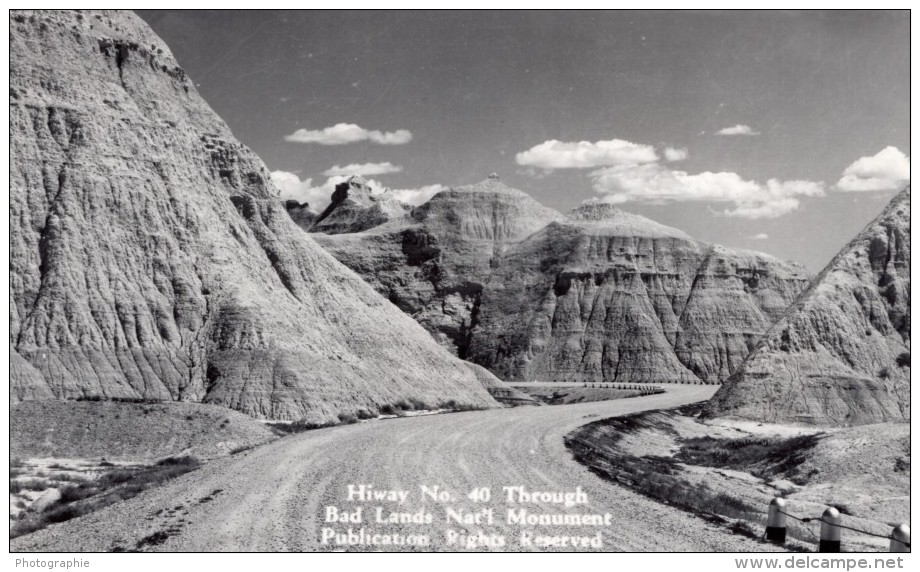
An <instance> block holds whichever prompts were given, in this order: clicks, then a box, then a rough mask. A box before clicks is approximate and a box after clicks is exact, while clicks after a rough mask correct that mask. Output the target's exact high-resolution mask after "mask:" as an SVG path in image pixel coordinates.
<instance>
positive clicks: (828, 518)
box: [818, 507, 841, 552]
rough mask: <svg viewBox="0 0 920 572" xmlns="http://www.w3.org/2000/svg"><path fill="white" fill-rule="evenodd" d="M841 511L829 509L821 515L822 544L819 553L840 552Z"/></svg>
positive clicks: (819, 546) (819, 545)
mask: <svg viewBox="0 0 920 572" xmlns="http://www.w3.org/2000/svg"><path fill="white" fill-rule="evenodd" d="M840 520H841V519H840V511H839V510H837V509H836V508H834V507H828V509H827V510H825V511H824V514H823V515H821V542H820V543H819V544H818V552H840V527H839V526H837V525H838V524H840Z"/></svg>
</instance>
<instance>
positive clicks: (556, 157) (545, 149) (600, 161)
mask: <svg viewBox="0 0 920 572" xmlns="http://www.w3.org/2000/svg"><path fill="white" fill-rule="evenodd" d="M657 160H658V155H657V153H655V148H654V147H652V146H651V145H641V144H638V143H630V142H629V141H623V140H622V139H611V140H610V141H596V142H594V143H591V142H590V141H578V142H564V141H556V140H555V139H552V140H549V141H544V142H543V143H540V144H539V145H535V146H534V147H531V148H530V149H528V150H527V151H522V152H521V153H518V154H517V155H516V156H515V161H517V164H518V165H524V166H530V167H540V168H542V169H586V168H593V167H605V166H614V165H636V164H641V163H653V162H655V161H657Z"/></svg>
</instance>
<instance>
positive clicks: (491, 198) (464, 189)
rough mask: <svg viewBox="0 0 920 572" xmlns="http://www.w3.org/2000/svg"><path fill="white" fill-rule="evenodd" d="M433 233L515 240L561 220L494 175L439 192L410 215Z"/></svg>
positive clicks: (557, 214) (555, 214)
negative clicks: (472, 183)
mask: <svg viewBox="0 0 920 572" xmlns="http://www.w3.org/2000/svg"><path fill="white" fill-rule="evenodd" d="M412 218H413V219H415V220H416V221H418V222H421V223H424V224H425V225H426V226H427V227H428V228H429V229H430V230H432V231H434V232H435V233H436V234H440V235H444V236H450V237H453V238H456V239H474V240H489V241H516V240H520V239H522V238H525V237H527V236H529V235H530V234H533V233H534V232H536V231H538V230H540V229H541V228H543V227H545V226H546V225H547V224H549V223H551V222H553V221H559V220H562V219H563V218H564V217H563V216H562V214H560V213H559V212H557V211H555V210H553V209H551V208H547V207H545V206H543V205H541V204H540V203H538V202H537V201H535V200H534V199H533V198H532V197H531V196H530V195H528V194H527V193H525V192H523V191H520V190H518V189H515V188H512V187H509V186H508V185H506V184H504V183H503V182H501V181H500V180H499V179H498V177H497V176H490V177H489V178H488V179H486V180H484V181H482V182H479V183H476V184H474V185H464V186H460V187H453V188H450V189H448V190H446V191H442V192H440V193H438V194H437V195H435V196H434V197H432V198H431V200H429V201H428V202H427V203H425V204H423V205H421V206H419V207H417V208H416V209H415V210H414V211H413V212H412Z"/></svg>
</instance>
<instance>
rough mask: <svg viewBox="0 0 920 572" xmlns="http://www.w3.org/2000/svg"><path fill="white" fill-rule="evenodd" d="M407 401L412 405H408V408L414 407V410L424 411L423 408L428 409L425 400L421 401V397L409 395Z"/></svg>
mask: <svg viewBox="0 0 920 572" xmlns="http://www.w3.org/2000/svg"><path fill="white" fill-rule="evenodd" d="M409 403H410V404H411V406H412V407H410V409H414V410H416V411H424V410H426V409H428V404H427V403H425V402H424V401H422V400H421V399H416V398H415V397H410V398H409Z"/></svg>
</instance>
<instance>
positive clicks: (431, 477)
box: [11, 385, 765, 552]
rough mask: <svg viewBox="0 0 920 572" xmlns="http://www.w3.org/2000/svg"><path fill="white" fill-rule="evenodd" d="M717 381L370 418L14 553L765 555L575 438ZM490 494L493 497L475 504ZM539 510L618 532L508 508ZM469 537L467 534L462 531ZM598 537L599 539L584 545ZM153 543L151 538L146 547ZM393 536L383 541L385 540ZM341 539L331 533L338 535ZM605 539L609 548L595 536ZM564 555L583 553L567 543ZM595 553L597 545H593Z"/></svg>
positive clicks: (227, 466) (227, 462)
mask: <svg viewBox="0 0 920 572" xmlns="http://www.w3.org/2000/svg"><path fill="white" fill-rule="evenodd" d="M715 390H716V387H714V386H700V385H673V386H667V392H666V393H664V394H659V395H652V396H647V397H641V398H631V399H622V400H617V401H603V402H593V403H583V404H575V405H560V406H552V407H519V408H514V409H502V410H490V411H473V412H466V413H453V414H447V415H431V416H422V417H409V418H402V419H393V420H387V421H379V422H370V423H360V424H356V425H348V426H342V427H334V428H329V429H321V430H317V431H310V432H307V433H302V434H299V435H292V436H290V437H286V438H283V439H279V440H277V441H274V442H272V443H270V444H267V445H263V446H261V447H258V448H256V449H252V450H250V451H247V452H245V453H240V454H237V455H234V456H232V457H228V458H223V459H218V460H215V461H212V462H210V463H208V464H207V465H205V466H204V467H202V468H201V469H199V470H197V471H194V472H193V473H189V474H187V475H184V476H183V477H180V478H178V479H176V480H175V481H171V482H170V483H168V484H167V485H165V486H163V487H161V488H158V489H155V490H151V491H148V492H146V493H144V494H142V495H140V496H138V497H135V498H134V499H131V500H128V501H125V502H121V503H118V504H116V505H112V506H110V507H108V508H106V509H103V510H101V511H99V512H96V513H93V514H90V515H87V516H85V517H82V518H80V519H76V520H73V521H69V522H66V523H63V524H60V525H55V526H52V527H50V528H48V529H45V530H42V531H39V532H36V533H33V534H31V535H28V536H25V537H21V538H18V539H14V540H13V541H12V543H11V544H12V545H11V549H12V550H13V551H52V550H53V551H61V552H71V551H106V550H113V549H129V550H131V549H138V548H139V549H142V550H165V551H172V550H183V551H189V550H191V551H225V550H234V551H236V550H247V551H248V550H253V551H263V550H267V551H317V550H345V549H347V550H387V549H390V550H392V549H399V550H407V549H411V547H408V546H399V547H395V548H394V547H391V546H379V545H378V546H369V545H350V546H335V545H333V544H322V543H321V534H322V532H321V531H322V529H323V528H324V527H325V528H329V529H330V530H332V531H333V532H339V533H345V532H347V529H348V528H349V527H351V528H352V530H353V532H354V533H355V534H356V535H357V534H358V530H359V529H361V528H364V529H365V533H366V535H368V536H369V535H373V534H398V535H416V537H417V536H419V535H425V534H427V535H429V538H430V542H431V545H430V546H429V547H427V548H423V549H425V550H431V549H444V550H459V549H463V545H462V544H454V545H448V544H447V541H446V538H447V535H448V530H451V531H453V533H454V534H455V535H456V536H457V537H458V538H457V540H458V541H464V540H467V539H468V538H469V537H470V536H472V537H473V539H474V541H476V542H474V544H477V543H478V541H479V539H480V536H478V535H477V534H476V533H477V532H478V531H481V532H482V535H483V536H485V537H488V538H489V541H490V542H492V543H493V544H495V543H497V542H498V541H497V540H496V539H495V537H496V535H498V536H504V540H505V544H504V546H492V547H491V548H490V547H489V546H481V545H479V546H477V547H476V549H478V550H489V549H492V550H537V549H552V548H551V547H542V548H541V547H539V546H537V545H532V546H531V545H522V541H521V537H520V535H521V532H522V531H524V532H526V533H527V534H529V538H530V540H531V541H532V542H541V541H545V542H551V543H558V542H567V543H571V542H572V540H560V539H559V538H554V539H537V538H536V537H540V536H547V537H561V536H565V537H578V538H576V539H575V540H574V541H575V542H588V540H587V539H593V538H595V537H596V535H597V533H598V532H600V533H601V541H602V543H603V545H602V547H601V548H600V549H601V550H608V551H609V550H627V551H662V550H678V551H733V552H734V551H751V550H756V551H761V550H764V548H765V545H764V544H759V543H755V542H753V541H751V540H749V539H746V538H743V537H741V536H735V535H732V534H730V533H728V532H727V531H725V529H724V528H719V527H716V526H714V525H712V524H710V523H707V522H705V521H703V520H702V519H699V518H697V517H694V516H691V515H688V514H686V513H683V512H681V511H679V510H676V509H673V508H671V507H668V506H666V505H662V504H659V503H656V502H653V501H651V500H649V499H646V498H645V497H642V496H640V495H637V494H635V493H633V492H631V491H629V490H626V489H624V488H622V487H619V486H616V485H613V484H610V483H607V482H604V481H602V480H601V479H600V478H598V477H597V476H595V475H594V474H593V473H591V472H589V471H588V470H587V469H585V468H584V467H582V466H581V465H579V464H578V463H576V462H575V461H574V460H573V459H572V456H571V454H570V453H569V452H568V451H567V450H566V448H565V446H564V443H563V437H564V435H565V434H566V433H568V432H570V431H571V430H572V429H574V428H576V427H578V426H580V425H583V424H585V423H589V422H591V421H594V420H597V419H599V418H602V417H611V416H616V415H623V414H628V413H634V412H637V411H642V410H648V409H659V408H667V407H674V406H677V405H682V404H686V403H692V402H696V401H701V400H704V399H708V398H709V397H710V396H711V395H712V394H713V393H714V392H715ZM349 484H354V485H360V484H366V485H372V486H373V488H374V489H376V490H378V491H387V490H402V491H405V493H406V499H405V501H404V503H403V504H398V503H396V502H389V501H386V500H384V501H380V502H376V501H375V502H363V503H362V502H349V500H348V498H347V485H349ZM422 485H426V486H428V487H431V488H432V489H433V488H434V487H439V489H438V490H439V492H441V493H443V492H445V491H446V492H447V494H451V495H453V498H454V499H455V500H453V501H452V502H447V503H441V502H438V501H435V500H432V499H430V498H423V495H422V494H421V492H420V487H421V486H422ZM511 486H521V487H525V489H526V490H529V491H574V490H575V488H576V486H580V487H581V490H582V491H583V492H584V493H585V495H586V496H587V499H588V503H587V504H586V505H577V506H573V507H569V508H566V507H564V506H562V505H558V504H553V503H549V502H541V503H537V504H508V503H506V498H505V495H504V494H503V490H502V487H511ZM482 487H488V488H489V490H490V492H491V498H490V499H489V500H488V501H487V502H482V499H481V497H480V498H479V501H480V502H476V501H474V500H471V499H469V498H467V495H468V494H469V493H470V492H471V491H473V490H474V489H477V490H479V492H480V493H481V492H482V489H481V488H482ZM327 506H336V507H337V508H339V509H341V510H345V511H353V510H354V509H355V508H356V507H359V506H361V507H363V515H362V520H363V522H362V523H361V524H357V523H326V522H324V520H325V518H326V510H327V509H326V507H327ZM377 506H380V507H382V509H383V511H384V512H383V514H384V515H387V514H389V512H390V511H396V512H400V513H417V512H419V511H427V512H429V513H430V514H431V518H432V523H431V524H427V523H422V524H413V523H406V524H376V523H375V522H373V521H374V517H375V511H374V509H375V507H377ZM447 506H450V507H452V508H453V509H454V510H458V511H459V510H461V509H463V510H464V511H466V512H467V513H471V512H473V511H480V510H482V509H483V508H492V512H493V523H492V524H488V523H487V521H486V513H481V515H480V517H479V518H480V521H481V523H480V524H478V525H477V524H476V523H473V522H469V523H466V524H462V523H457V522H451V523H448V522H446V520H447V517H446V507H447ZM521 508H524V509H526V510H527V511H528V513H531V514H541V513H546V514H549V513H556V514H582V513H590V514H599V515H605V514H607V513H609V514H610V517H608V518H609V519H611V520H610V522H611V524H610V525H609V526H561V525H557V526H544V525H536V526H529V525H528V526H522V525H519V524H507V523H506V511H507V510H508V509H513V510H518V509H521ZM462 535H465V537H464V536H462ZM581 537H585V538H586V540H581ZM145 539H146V540H145ZM381 539H382V537H379V536H378V537H377V540H378V541H380V540H381ZM330 542H331V539H330ZM595 542H596V541H595ZM555 549H563V550H572V548H570V547H568V546H556V547H555ZM582 549H597V548H596V547H594V548H592V547H590V546H588V547H585V548H579V550H582Z"/></svg>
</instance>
